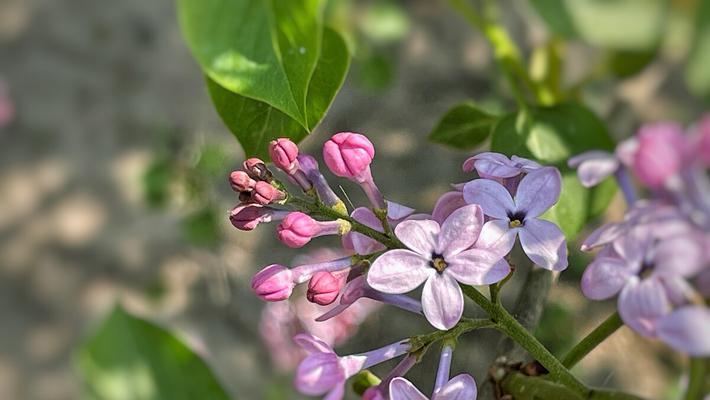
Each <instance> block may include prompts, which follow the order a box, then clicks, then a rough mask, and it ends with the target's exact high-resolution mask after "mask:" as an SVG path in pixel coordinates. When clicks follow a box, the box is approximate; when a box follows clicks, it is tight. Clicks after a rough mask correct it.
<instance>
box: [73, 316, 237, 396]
mask: <svg viewBox="0 0 710 400" xmlns="http://www.w3.org/2000/svg"><path fill="white" fill-rule="evenodd" d="M77 366H78V369H79V372H80V373H81V375H82V377H83V379H84V382H85V384H86V389H87V391H88V393H87V394H88V395H89V396H88V397H89V398H95V399H101V400H156V399H170V400H181V399H185V400H189V399H210V400H222V399H224V400H228V399H229V396H228V395H227V393H226V392H225V391H224V389H222V387H221V386H220V384H219V382H218V381H217V379H216V378H215V376H214V375H213V374H212V372H211V371H210V369H209V368H208V366H207V364H205V362H204V361H202V360H201V359H200V358H199V357H198V356H197V355H196V354H195V353H194V352H192V351H191V350H190V349H189V348H188V347H187V346H186V345H185V344H184V343H183V342H182V341H181V340H179V339H177V338H176V337H175V336H173V335H172V334H170V333H169V332H168V331H166V330H165V329H163V328H160V327H158V326H156V325H154V324H152V323H150V322H148V321H145V320H142V319H139V318H136V317H134V316H132V315H130V314H128V313H127V312H126V311H124V310H123V309H122V308H121V307H120V306H118V307H116V308H115V309H114V310H113V312H112V313H111V315H110V316H109V317H108V319H106V320H105V321H104V323H103V324H102V325H101V327H100V328H99V330H98V332H97V333H96V334H95V335H94V336H93V337H92V338H90V339H89V340H88V341H86V343H84V344H83V345H82V347H81V348H80V349H79V352H78V354H77Z"/></svg>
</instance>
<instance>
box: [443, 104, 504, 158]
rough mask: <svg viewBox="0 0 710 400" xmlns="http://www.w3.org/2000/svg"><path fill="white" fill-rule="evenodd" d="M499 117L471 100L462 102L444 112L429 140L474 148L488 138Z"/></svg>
mask: <svg viewBox="0 0 710 400" xmlns="http://www.w3.org/2000/svg"><path fill="white" fill-rule="evenodd" d="M498 119H499V117H497V116H495V115H491V114H489V113H487V112H485V111H483V110H481V109H480V108H478V107H476V105H474V104H473V103H471V102H465V103H461V104H459V105H457V106H455V107H453V108H452V109H450V110H449V111H447V112H446V114H444V116H443V117H442V118H441V120H440V121H439V123H438V124H437V125H436V126H435V127H434V129H433V130H432V132H431V133H430V134H429V140H431V141H432V142H435V143H441V144H445V145H448V146H452V147H455V148H458V149H472V148H474V147H476V146H479V145H480V144H481V143H483V142H484V141H485V140H486V139H487V138H488V135H489V134H490V133H491V129H492V128H493V126H494V125H495V124H496V122H498Z"/></svg>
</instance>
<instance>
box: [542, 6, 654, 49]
mask: <svg viewBox="0 0 710 400" xmlns="http://www.w3.org/2000/svg"><path fill="white" fill-rule="evenodd" d="M530 2H531V4H532V6H533V8H534V9H535V10H536V11H537V12H538V14H539V15H540V16H541V17H542V19H543V20H545V22H546V23H547V25H548V27H549V28H550V30H552V31H553V32H554V33H555V34H557V35H560V36H562V37H566V38H569V39H574V38H580V39H583V40H585V41H587V42H589V43H591V44H595V45H597V46H601V47H604V48H608V49H613V50H651V49H653V48H654V47H656V45H657V44H658V41H659V40H660V38H661V37H662V34H663V28H664V19H665V17H666V11H667V6H668V0H530Z"/></svg>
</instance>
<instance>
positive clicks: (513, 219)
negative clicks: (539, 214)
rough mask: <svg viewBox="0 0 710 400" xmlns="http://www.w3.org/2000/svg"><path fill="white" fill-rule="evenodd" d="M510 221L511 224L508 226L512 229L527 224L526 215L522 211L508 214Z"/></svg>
mask: <svg viewBox="0 0 710 400" xmlns="http://www.w3.org/2000/svg"><path fill="white" fill-rule="evenodd" d="M508 219H510V223H509V224H508V226H510V227H511V228H518V227H520V226H523V225H524V223H525V213H524V212H522V211H516V212H514V213H508Z"/></svg>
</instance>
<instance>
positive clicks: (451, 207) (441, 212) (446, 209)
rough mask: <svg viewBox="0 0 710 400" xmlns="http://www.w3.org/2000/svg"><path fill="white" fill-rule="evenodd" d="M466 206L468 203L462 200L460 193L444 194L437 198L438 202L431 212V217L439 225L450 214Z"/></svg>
mask: <svg viewBox="0 0 710 400" xmlns="http://www.w3.org/2000/svg"><path fill="white" fill-rule="evenodd" d="M466 204H468V203H466V200H464V198H463V193H462V192H459V191H453V192H446V193H444V194H443V195H441V197H439V200H437V201H436V205H434V210H433V211H432V212H431V216H432V218H433V219H434V221H436V222H438V223H439V224H441V223H443V222H444V220H445V219H446V218H447V217H448V216H449V215H451V213H452V212H454V211H455V210H457V209H459V208H461V207H463V206H465V205H466Z"/></svg>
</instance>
